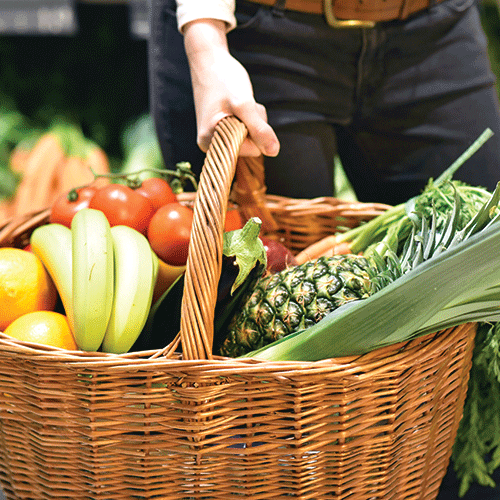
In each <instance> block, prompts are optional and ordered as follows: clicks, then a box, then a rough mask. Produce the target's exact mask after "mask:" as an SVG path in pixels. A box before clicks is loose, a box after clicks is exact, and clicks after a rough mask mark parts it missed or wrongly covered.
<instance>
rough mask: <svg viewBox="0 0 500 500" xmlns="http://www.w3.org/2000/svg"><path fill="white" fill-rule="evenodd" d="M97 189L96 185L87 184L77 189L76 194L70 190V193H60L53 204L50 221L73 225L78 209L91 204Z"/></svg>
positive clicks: (68, 225)
mask: <svg viewBox="0 0 500 500" xmlns="http://www.w3.org/2000/svg"><path fill="white" fill-rule="evenodd" d="M96 191H97V189H96V188H95V187H92V186H87V187H83V188H80V189H77V190H76V194H75V192H73V191H70V192H69V193H64V194H62V195H60V196H59V197H58V198H57V199H56V201H55V202H54V203H53V205H52V208H51V210H50V216H49V222H54V223H58V224H62V225H63V226H67V227H71V221H72V219H73V216H74V215H75V214H76V212H78V210H81V209H82V208H87V207H88V206H89V203H90V200H91V199H92V197H93V196H94V194H95V193H96ZM73 195H75V196H73ZM73 198H74V199H73Z"/></svg>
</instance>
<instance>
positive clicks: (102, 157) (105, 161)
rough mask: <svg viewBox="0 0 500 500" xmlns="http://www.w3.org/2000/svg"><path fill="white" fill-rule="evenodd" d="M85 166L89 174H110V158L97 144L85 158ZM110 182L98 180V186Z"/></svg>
mask: <svg viewBox="0 0 500 500" xmlns="http://www.w3.org/2000/svg"><path fill="white" fill-rule="evenodd" d="M83 164H84V166H85V168H86V169H87V170H88V171H89V172H91V171H92V170H93V171H94V172H95V173H96V174H109V172H110V166H109V158H108V156H107V155H106V153H105V152H104V150H103V149H102V148H101V147H100V146H98V145H97V144H95V145H94V147H93V148H92V149H90V150H89V152H88V153H87V156H86V157H85V158H84V161H83ZM109 182H110V181H109V179H106V178H102V177H101V178H99V179H97V181H96V185H97V186H101V185H106V184H108V183H109Z"/></svg>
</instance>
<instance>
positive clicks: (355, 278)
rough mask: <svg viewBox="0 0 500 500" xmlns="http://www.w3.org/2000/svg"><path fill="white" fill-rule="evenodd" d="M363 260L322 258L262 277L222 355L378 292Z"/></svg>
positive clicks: (234, 353) (268, 339)
mask: <svg viewBox="0 0 500 500" xmlns="http://www.w3.org/2000/svg"><path fill="white" fill-rule="evenodd" d="M376 272H377V271H376V269H374V268H373V264H372V263H370V261H368V260H367V259H365V258H364V257H361V256H358V255H335V256H333V257H320V258H318V259H315V260H312V261H309V262H306V263H304V264H301V265H298V266H291V267H288V268H286V269H284V270H283V271H281V272H279V273H276V274H271V275H267V276H264V277H263V278H261V279H260V280H259V282H258V283H257V285H256V286H255V288H254V289H253V291H252V293H251V294H250V295H249V297H248V298H247V299H246V300H245V301H244V305H243V307H242V309H241V310H240V311H239V312H238V314H237V315H235V317H234V318H233V320H232V322H231V324H230V326H229V331H228V335H227V337H226V339H225V341H224V342H223V344H222V346H221V349H220V354H221V355H223V356H228V357H237V356H241V355H243V354H246V353H248V352H250V351H253V350H255V349H258V348H260V347H263V346H265V345H268V344H270V343H271V342H274V341H275V340H278V339H280V338H282V337H285V336H287V335H289V334H291V333H293V332H296V331H299V330H302V329H305V328H308V327H309V326H311V325H313V324H315V323H317V322H318V321H319V320H321V319H322V318H323V317H324V316H325V315H326V314H328V313H329V312H331V311H333V310H334V309H336V308H338V307H340V306H341V305H342V304H344V303H346V302H348V301H351V300H358V299H363V298H367V297H369V296H370V295H371V294H372V293H374V291H375V290H374V285H373V282H372V277H373V276H374V274H376Z"/></svg>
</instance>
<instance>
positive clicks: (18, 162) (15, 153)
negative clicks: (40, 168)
mask: <svg viewBox="0 0 500 500" xmlns="http://www.w3.org/2000/svg"><path fill="white" fill-rule="evenodd" d="M29 154H30V150H29V149H24V148H21V147H16V148H14V149H13V150H12V152H11V153H10V156H9V167H10V168H11V169H12V170H13V171H14V172H17V173H20V174H22V173H23V172H24V171H25V170H26V167H27V163H28V156H29Z"/></svg>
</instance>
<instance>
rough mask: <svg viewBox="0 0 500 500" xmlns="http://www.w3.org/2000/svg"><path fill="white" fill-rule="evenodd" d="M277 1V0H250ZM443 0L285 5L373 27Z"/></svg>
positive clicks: (304, 0)
mask: <svg viewBox="0 0 500 500" xmlns="http://www.w3.org/2000/svg"><path fill="white" fill-rule="evenodd" d="M247 1H249V2H253V3H258V4H261V5H269V6H271V5H275V4H276V3H277V2H276V0H247ZM441 1H443V0H434V1H432V0H286V1H285V2H284V3H285V9H289V10H294V11H297V12H304V13H307V14H322V15H324V16H325V17H326V20H327V21H328V24H330V25H331V26H335V27H344V28H347V27H354V28H359V27H373V26H374V25H375V23H378V22H381V21H393V20H395V19H406V18H407V17H409V16H411V15H412V14H415V13H417V12H419V11H421V10H424V9H426V8H428V7H429V6H430V5H432V4H433V3H438V2H441Z"/></svg>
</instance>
